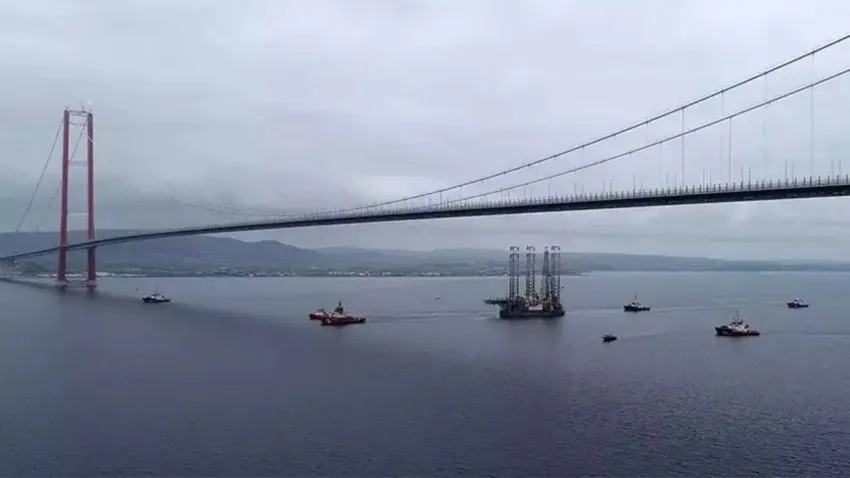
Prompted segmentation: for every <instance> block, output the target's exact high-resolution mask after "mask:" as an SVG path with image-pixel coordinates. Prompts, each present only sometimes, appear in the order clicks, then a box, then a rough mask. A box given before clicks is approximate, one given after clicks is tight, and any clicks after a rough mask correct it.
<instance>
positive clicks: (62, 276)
mask: <svg viewBox="0 0 850 478" xmlns="http://www.w3.org/2000/svg"><path fill="white" fill-rule="evenodd" d="M72 117H73V118H75V119H82V120H83V121H84V123H83V124H82V125H81V126H83V127H85V128H86V130H85V131H86V160H85V162H82V163H80V164H84V165H85V166H86V184H87V188H86V189H87V198H86V204H87V205H86V217H87V219H88V221H87V222H88V227H87V234H86V238H87V239H88V240H93V239H94V238H95V232H94V116H93V115H92V113H91V111H86V110H71V109H67V108H66V109H65V111H64V113H63V118H62V186H61V195H62V197H61V202H62V205H61V212H60V216H59V264H58V267H57V271H56V285H57V286H58V287H67V286H68V277H67V273H68V269H67V263H68V257H67V253H68V251H67V250H66V249H65V248H66V247H67V246H68V184H69V180H68V179H69V176H70V167H71V150H70V143H69V139H70V138H69V136H70V130H71V118H72ZM75 164H78V163H75ZM87 253H88V271H87V274H86V283H85V285H86V286H87V287H89V288H92V289H93V288H95V287H97V267H96V261H95V248H94V247H90V248H89V249H88V251H87Z"/></svg>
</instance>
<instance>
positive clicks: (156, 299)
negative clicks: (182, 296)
mask: <svg viewBox="0 0 850 478" xmlns="http://www.w3.org/2000/svg"><path fill="white" fill-rule="evenodd" d="M142 302H144V303H145V304H165V303H167V302H171V298H170V297H166V296H165V295H163V294H162V293H161V292H154V293H153V294H150V295H146V296H144V297H142Z"/></svg>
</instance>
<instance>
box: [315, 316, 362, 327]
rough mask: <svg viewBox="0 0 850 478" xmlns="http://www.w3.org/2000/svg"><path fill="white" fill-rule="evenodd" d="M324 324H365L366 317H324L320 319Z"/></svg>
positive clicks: (332, 325)
mask: <svg viewBox="0 0 850 478" xmlns="http://www.w3.org/2000/svg"><path fill="white" fill-rule="evenodd" d="M319 320H321V321H322V325H324V326H329V327H342V326H345V325H354V324H363V323H365V322H366V317H322V318H321V319H319Z"/></svg>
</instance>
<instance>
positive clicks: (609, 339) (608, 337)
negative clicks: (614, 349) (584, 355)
mask: <svg viewBox="0 0 850 478" xmlns="http://www.w3.org/2000/svg"><path fill="white" fill-rule="evenodd" d="M615 340H617V336H616V335H611V334H605V335H603V336H602V341H603V342H606V343H607V342H613V341H615Z"/></svg>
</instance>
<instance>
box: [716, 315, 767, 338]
mask: <svg viewBox="0 0 850 478" xmlns="http://www.w3.org/2000/svg"><path fill="white" fill-rule="evenodd" d="M714 331H715V333H717V336H718V337H755V336H758V335H761V334H760V333H759V331H758V330H756V329H751V328H750V324H745V323H744V321H743V320H741V318H740V317H739V316H738V311H735V316H734V317H732V320H731V321H730V322H729V323H728V324H724V325H719V326H717V327H715V328H714Z"/></svg>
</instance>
